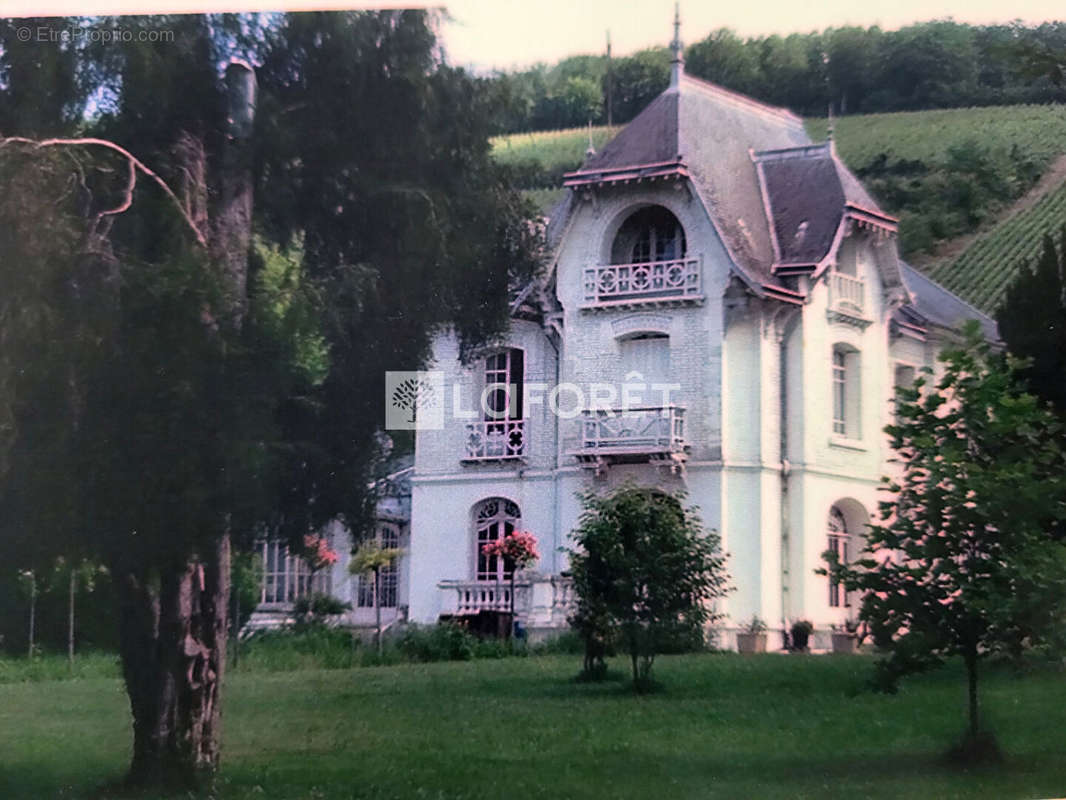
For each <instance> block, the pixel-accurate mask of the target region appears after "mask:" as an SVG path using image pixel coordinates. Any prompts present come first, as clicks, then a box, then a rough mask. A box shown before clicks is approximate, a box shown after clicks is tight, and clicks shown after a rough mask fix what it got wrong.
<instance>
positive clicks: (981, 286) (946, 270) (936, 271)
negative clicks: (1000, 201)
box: [929, 183, 1066, 311]
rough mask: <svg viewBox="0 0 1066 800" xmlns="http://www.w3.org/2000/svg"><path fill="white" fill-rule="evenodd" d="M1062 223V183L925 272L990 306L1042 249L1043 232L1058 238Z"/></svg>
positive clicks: (1065, 196) (1065, 219)
mask: <svg viewBox="0 0 1066 800" xmlns="http://www.w3.org/2000/svg"><path fill="white" fill-rule="evenodd" d="M1063 225H1066V183H1063V184H1061V185H1060V186H1059V187H1058V188H1057V189H1055V190H1054V191H1052V192H1049V193H1048V194H1046V195H1044V196H1043V197H1042V198H1040V200H1039V201H1037V203H1036V204H1035V205H1033V207H1032V208H1028V209H1026V210H1024V211H1022V212H1020V213H1018V214H1015V215H1013V216H1011V217H1009V218H1008V219H1005V220H1003V221H1002V222H1000V223H999V224H998V225H996V226H995V227H994V228H992V229H991V230H990V231H988V232H987V233H985V234H983V235H982V236H980V237H979V238H978V239H977V241H975V242H974V243H973V244H972V245H971V246H970V247H968V248H966V250H965V252H963V254H962V255H961V256H959V257H958V258H956V259H954V260H952V261H945V262H942V263H940V264H937V265H936V266H935V267H933V268H932V269H930V270H929V277H931V278H933V280H935V281H938V282H939V283H940V284H941V285H943V286H944V287H946V288H948V289H950V290H951V291H953V292H955V293H956V294H958V295H959V296H960V297H962V298H963V299H964V300H967V301H969V302H970V303H972V304H973V305H975V306H977V307H978V308H982V309H985V310H988V311H994V310H995V309H996V307H997V306H999V305H1000V303H1001V302H1002V301H1003V300H1004V298H1005V296H1006V292H1007V288H1008V286H1009V285H1010V283H1011V281H1012V280H1013V279H1014V277H1015V276H1016V275H1017V274H1018V271H1019V270H1020V269H1021V268H1022V267H1023V266H1024V267H1028V268H1030V269H1031V268H1032V267H1034V266H1035V264H1036V260H1037V259H1038V258H1039V257H1040V253H1041V252H1043V248H1044V236H1045V235H1049V234H1050V235H1051V236H1052V238H1053V239H1055V241H1056V242H1057V241H1058V233H1059V230H1061V228H1062V226H1063Z"/></svg>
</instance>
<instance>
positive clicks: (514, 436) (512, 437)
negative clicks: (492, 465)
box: [463, 419, 526, 462]
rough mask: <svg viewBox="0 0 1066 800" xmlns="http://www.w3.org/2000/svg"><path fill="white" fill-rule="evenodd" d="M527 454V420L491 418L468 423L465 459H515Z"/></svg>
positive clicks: (472, 460) (473, 460)
mask: <svg viewBox="0 0 1066 800" xmlns="http://www.w3.org/2000/svg"><path fill="white" fill-rule="evenodd" d="M525 454H526V420H524V419H490V420H479V421H478V422H470V423H467V426H466V450H465V452H464V453H463V461H467V462H485V461H514V460H519V459H522V458H524V457H525Z"/></svg>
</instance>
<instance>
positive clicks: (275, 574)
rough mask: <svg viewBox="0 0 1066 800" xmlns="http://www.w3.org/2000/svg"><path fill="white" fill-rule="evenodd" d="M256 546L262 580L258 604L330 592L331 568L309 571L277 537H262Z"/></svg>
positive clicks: (281, 602)
mask: <svg viewBox="0 0 1066 800" xmlns="http://www.w3.org/2000/svg"><path fill="white" fill-rule="evenodd" d="M256 549H257V550H258V552H259V557H260V558H261V559H262V560H263V581H262V583H261V584H260V586H259V605H261V606H265V607H268V608H269V607H280V606H289V605H292V604H293V603H295V602H296V601H297V600H299V599H300V598H302V597H308V596H310V595H312V594H315V593H322V594H329V593H330V570H329V569H320V570H318V571H317V572H314V573H313V572H312V571H311V567H310V566H308V564H307V562H306V561H304V560H303V559H302V558H300V557H299V556H296V555H293V554H292V553H290V552H289V547H288V545H286V544H285V543H284V542H282V541H279V540H277V539H264V540H261V541H260V542H258V543H257V545H256Z"/></svg>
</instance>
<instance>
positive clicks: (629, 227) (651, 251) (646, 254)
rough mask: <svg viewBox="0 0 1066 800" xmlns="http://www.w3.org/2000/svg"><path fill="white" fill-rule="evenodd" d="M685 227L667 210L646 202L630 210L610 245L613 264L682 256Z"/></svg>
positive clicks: (640, 262) (667, 259)
mask: <svg viewBox="0 0 1066 800" xmlns="http://www.w3.org/2000/svg"><path fill="white" fill-rule="evenodd" d="M686 252H687V243H686V242H685V230H684V228H682V227H681V223H680V222H678V220H677V217H675V216H674V215H673V214H672V213H671V212H670V211H669V210H667V209H665V208H663V207H662V206H645V207H644V208H641V209H639V210H638V211H634V212H633V213H632V214H630V215H629V216H628V217H627V218H626V221H625V222H623V223H622V226H621V227H620V228H619V229H618V233H617V234H615V237H614V242H613V243H612V245H611V263H612V264H647V263H650V262H655V261H673V260H674V259H680V258H684V257H685V254H686Z"/></svg>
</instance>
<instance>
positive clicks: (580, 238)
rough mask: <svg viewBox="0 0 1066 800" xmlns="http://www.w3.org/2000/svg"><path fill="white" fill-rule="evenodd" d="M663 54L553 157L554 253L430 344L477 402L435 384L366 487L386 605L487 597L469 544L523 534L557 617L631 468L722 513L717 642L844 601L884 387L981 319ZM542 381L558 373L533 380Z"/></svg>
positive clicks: (284, 562) (359, 600)
mask: <svg viewBox="0 0 1066 800" xmlns="http://www.w3.org/2000/svg"><path fill="white" fill-rule="evenodd" d="M673 49H674V54H675V55H674V63H673V66H672V74H671V83H670V86H669V88H668V89H667V90H666V91H665V92H663V93H662V94H661V95H659V96H658V97H657V98H656V99H655V100H654V101H652V103H651V104H650V105H649V106H648V107H647V108H645V109H644V111H643V112H641V113H640V114H639V115H638V116H637V117H636V118H635V119H633V121H632V122H630V123H629V124H628V125H627V126H625V127H624V128H623V129H622V130H621V131H620V132H619V133H618V134H617V135H616V136H615V138H614V139H613V140H611V141H610V142H609V143H608V144H607V145H606V146H604V148H603V149H602V151H601V152H598V153H594V152H592V151H591V149H590V152H589V154H588V157H587V158H586V160H585V163H584V164H583V165H582V166H581V168H580V169H579V170H578V171H576V172H573V173H570V174H568V175H567V176H566V178H565V183H564V186H565V188H566V197H565V199H564V200H563V201H562V202H561V203H560V204H559V205H558V207H557V208H556V209H555V210H554V211H553V212H552V214H551V217H550V220H549V222H548V228H547V231H548V240H549V245H550V249H551V254H550V260H549V264H548V268H547V269H546V270H545V274H544V276H543V277H542V278H541V279H539V280H538V281H536V282H535V283H533V284H530V285H528V286H526V287H524V288H522V290H521V291H520V292H517V293H516V295H515V296H514V297H513V300H512V305H511V308H512V321H511V325H510V329H509V330H508V331H507V333H506V334H505V335H504V336H502V337H501V338H500V339H499V340H498V341H497V342H495V343H494V344H493V346H491V347H488V348H486V349H485V350H484V352H483V354H482V355H481V357H480V359H478V360H476V361H475V362H473V363H471V364H469V365H463V364H461V363H460V362H459V360H458V358H457V356H458V343H457V341H456V340H455V339H454V338H453V337H452V336H450V335H443V336H441V337H439V338H438V340H437V341H436V344H435V348H434V361H433V363H432V364H431V365H430V366H429V368H430V369H435V370H440V371H443V373H444V381H445V385H446V386H447V387H449V388H452V387H458V389H457V391H458V392H459V394H460V395H461V397H463V398H466V400H465V403H464V408H465V409H468V410H469V409H477V411H476V412H475V414H476V416H475V418H473V419H471V418H470V416H469V411H468V413H466V414H460V415H456V414H455V413H454V408H453V405H452V403H451V401H450V400H449V402H448V403H446V404H445V409H444V411H445V415H446V419H445V423H444V427H443V428H441V429H434V430H419V431H418V432H417V434H416V446H415V456H414V462H413V466H412V467H410V468H408V469H405V470H403V472H402V475H400V477H399V479H398V480H399V482H400V483H401V484H402V487H401V489H400V490H399V491H396V490H393V491H392V492H391V494H389V493H387V495H388V496H387V497H386V499H385V501H384V502H383V504H382V506H381V509H382V513H381V522H380V525H379V535H380V536H381V537H382V538H383V539H384V540H385V541H386V543H387V544H390V545H394V544H395V545H399V546H400V547H402V548H403V549H404V555H403V557H402V559H401V560H400V562H399V564H398V565H397V567H396V569H394V570H391V571H388V574H387V575H386V576H385V579H384V580H383V584H384V585H383V593H382V597H381V605H382V606H383V607H384V609H383V610H384V613H385V615H386V619H389V620H393V619H404V618H406V619H409V620H410V621H413V622H418V623H432V622H435V621H437V620H438V619H439V618H441V617H442V616H451V615H465V614H475V613H477V612H478V611H480V610H507V608H508V607H509V603H510V594H509V592H510V588H509V587H510V578H511V575H510V573H509V572H507V570H506V566H505V565H504V564H503V563H502V561H498V560H497V559H495V558H489V557H487V556H485V555H483V554H481V553H480V546H481V545H482V544H484V543H485V542H487V541H490V540H492V539H495V538H497V537H500V536H503V535H505V534H506V533H508V532H510V531H512V530H518V529H521V530H526V531H529V532H531V533H533V534H534V535H535V536H536V537H537V539H538V542H539V545H540V553H541V558H540V561H539V563H537V564H535V565H534V566H533V567H531V568H530V569H527V570H523V571H521V572H520V573H519V574H518V575H517V576H516V592H515V605H516V614H517V616H518V619H519V620H520V621H521V622H523V623H524V625H525V626H526V628H527V629H529V630H530V631H532V632H534V633H544V632H545V631H546V630H549V629H558V628H562V627H565V625H566V615H567V610H568V604H569V602H570V597H569V582H568V580H567V577H566V570H567V556H566V553H565V548H566V547H567V546H568V542H569V534H570V532H571V530H572V529H573V528H574V527H575V526H576V524H577V522H578V519H579V516H580V514H581V505H580V501H579V498H578V495H579V493H580V492H582V491H584V490H587V489H589V488H593V489H595V490H597V491H610V490H611V489H612V488H614V487H617V486H619V485H621V484H623V483H624V482H626V481H631V482H633V483H636V484H638V485H645V486H655V487H662V488H665V489H683V490H685V492H686V493H687V495H688V502H689V503H691V504H693V505H696V506H698V508H699V511H700V515H701V517H702V520H703V523H704V524H705V526H706V527H708V528H714V529H717V530H718V531H719V532H720V534H721V537H722V541H723V545H724V548H725V550H726V552H728V554H729V559H728V569H729V572H730V574H731V576H732V583H733V585H734V587H735V591H734V592H733V593H732V594H730V595H729V596H728V597H727V598H726V599H725V601H724V602H723V603H722V610H723V611H724V612H725V613H726V615H727V621H726V624H725V628H724V631H723V632H722V635H721V636H720V638H719V643H720V644H722V645H724V646H730V645H732V644H733V633H734V632H735V631H736V630H737V629H738V628H740V627H742V626H744V625H745V624H746V623H747V622H748V621H750V620H751V618H752V617H753V616H758V617H760V618H762V619H763V620H765V621H766V622H767V623H768V625H769V628H770V632H771V645H772V644H773V643H774V641H775V639H776V642H777V643H778V644H779V643H780V641H781V639H780V636H781V632H782V631H783V630H787V628H788V626H789V625H790V624H791V622H792V621H794V620H796V619H808V620H810V621H811V622H813V623H814V626H815V639H814V641H815V644H816V646H818V645H819V643H824V642H825V641H826V634H827V632H828V630H829V629H830V626H831V625H839V624H841V623H843V622H844V621H845V620H846V619H848V618H849V616H853V615H854V613H855V611H856V609H854V608H852V607H850V604H849V598H848V597H846V596H845V595H844V593H843V592H842V591H841V590H840V589H839V587H837V586H835V585H831V583H830V582H829V579H828V578H826V577H824V576H819V575H817V574H815V569H816V568H818V567H819V566H820V565H821V564H822V559H821V554H822V553H823V552H824V551H825V550H827V549H830V548H833V549H836V550H837V551H838V552H841V553H843V554H845V555H847V554H854V553H855V552H857V550H858V548H859V546H860V544H859V540H860V538H861V536H862V532H863V530H864V524H865V523H866V522H867V521H868V520H869V519H870V518H871V515H872V514H874V513H875V512H876V509H877V503H878V501H879V499H881V498H880V494H881V493H880V492H879V486H880V479H881V476H882V475H884V474H886V473H888V472H889V471H890V470H891V469H892V466H891V465H890V464H889V463H888V459H889V457H890V455H891V453H890V449H889V447H888V442H887V437H886V436H885V434H883V432H882V429H883V427H884V426H885V425H886V424H888V422H889V421H890V419H891V415H892V413H893V408H892V398H893V396H894V391H895V387H896V386H897V385H899V384H905V383H908V382H910V381H912V380H913V379H914V377H915V374H916V371H917V370H919V369H921V368H922V367H925V366H935V357H936V354H937V353H939V352H940V350H942V349H943V347H944V346H945V345H946V344H947V343H948V342H949V341H951V340H952V338H953V337H955V336H956V335H957V333H958V330H959V328H960V326H961V324H962V323H963V322H964V321H965V320H967V319H971V318H975V319H978V320H979V321H980V322H981V324H982V325H983V326H984V329H985V332H986V335H987V336H989V337H990V338H993V339H994V338H996V330H995V326H994V323H992V321H991V320H989V319H988V318H987V317H985V316H983V315H982V314H981V313H980V312H978V311H977V310H975V309H974V308H972V307H970V306H968V305H967V304H965V303H964V302H962V301H961V300H960V299H958V298H957V297H955V296H954V295H952V294H951V293H949V292H948V291H946V290H945V289H943V288H941V287H940V286H938V285H936V284H935V283H933V282H932V281H930V280H929V279H928V278H926V277H924V276H923V275H922V274H920V273H918V272H917V271H915V270H914V269H912V268H910V267H909V266H907V265H906V264H904V263H903V262H901V261H900V259H899V256H898V253H897V244H896V220H895V219H893V218H892V217H890V216H888V215H887V214H885V213H884V212H882V211H881V210H880V209H879V208H878V206H877V203H876V202H875V201H874V200H873V199H872V198H871V197H870V195H869V194H868V193H867V192H866V191H865V190H864V188H863V187H862V185H861V184H860V183H859V181H858V180H857V179H856V178H855V177H854V176H853V175H852V174H851V173H850V172H849V171H848V170H847V168H846V167H845V166H844V165H843V163H842V162H841V161H840V159H839V158H838V157H837V155H836V152H835V150H834V146H833V142H832V139H831V138H830V141H829V142H828V143H822V144H814V143H812V142H811V140H810V139H809V138H808V136H807V134H806V133H805V132H804V127H803V123H802V120H801V119H800V118H799V117H798V116H795V115H794V114H792V113H790V112H789V111H786V110H783V109H779V108H772V107H768V106H766V105H763V104H762V103H759V102H756V101H754V100H751V99H749V98H747V97H744V96H741V95H738V94H736V93H734V92H731V91H727V90H725V89H723V88H721V87H718V86H715V85H712V84H709V83H706V82H704V81H702V80H698V79H696V78H693V77H690V76H688V75H685V74H684V69H683V63H682V57H681V47H680V44H679V42H678V41H677V36H676V35H675V42H674V45H673ZM501 384H502V385H503V386H499V385H501ZM561 384H566V385H568V386H570V385H572V386H573V387H577V391H574V390H570V391H568V392H562V391H559V392H556V394H555V395H554V396H550V394H551V393H550V390H551V389H552V388H553V387H556V386H559V385H561ZM504 386H506V387H509V388H503V387H504ZM534 386H536V387H548V389H547V390H545V391H538V392H536V393H535V392H533V391H530V387H534ZM486 387H489V388H488V390H487V391H486ZM615 387H617V389H616V390H615ZM664 387H665V388H664ZM624 393H628V395H625V394H624ZM482 394H484V395H485V396H486V397H487V398H488V406H489V408H478V402H477V398H479V396H481V395H482ZM450 397H451V395H450V394H449V398H450ZM551 400H555V401H556V402H554V403H553V402H550V401H551ZM578 400H581V401H582V402H583V403H584V405H583V406H580V407H575V404H577V403H578ZM612 401H613V403H614V405H613V406H612V405H611V403H612ZM552 406H558V407H559V409H560V410H561V411H562V413H555V410H556V409H555V408H553V407H552ZM608 406H611V407H608ZM623 406H625V410H618V409H621V408H622V407H623ZM393 478H394V479H395V478H396V476H393ZM396 482H397V481H396V480H393V481H391V482H390V486H394V485H395V484H396ZM408 491H409V493H410V494H409V497H408V496H407V492H408ZM336 546H337V549H338V551H340V552H341V560H340V562H339V563H338V564H337V565H336V566H335V567H334V568H333V571H332V575H329V576H324V578H325V579H326V580H327V581H328V585H329V586H331V587H332V591H333V592H334V594H336V595H337V596H339V597H340V598H342V599H344V600H347V601H349V602H351V603H352V605H353V607H354V610H353V612H352V614H353V619H354V621H355V622H356V624H360V623H364V624H365V623H366V622H368V621H369V620H370V619H371V618H372V610H371V608H370V607H371V606H372V605H373V598H372V596H371V593H370V592H369V590H368V587H366V586H365V585H364V586H361V585H360V581H359V579H352V578H350V577H349V576H348V574H347V570H346V561H347V549H348V548H347V545H346V544H345V543H343V542H338V543H337V545H336ZM264 547H265V548H266V549H269V546H264ZM265 555H266V556H267V559H266V560H267V570H268V581H272V582H271V583H269V587H267V586H265V587H264V597H263V599H264V601H266V602H265V605H264V606H263V608H271V607H281V606H282V605H283V604H284V602H285V601H287V600H291V598H292V587H293V586H294V585H295V586H296V591H300V590H301V587H302V586H303V584H301V583H300V580H301V579H300V576H299V575H296V576H295V579H294V578H293V576H292V575H291V574H288V573H295V572H299V567H298V564H297V560H296V559H292V558H286V557H285V556H284V554H283V553H277V552H276V553H273V554H270V553H265ZM271 555H272V557H271ZM271 570H273V573H274V574H273V577H271ZM294 580H295V583H294ZM305 583H306V581H305ZM286 587H288V588H286ZM267 588H270V589H271V594H270V596H268V595H267Z"/></svg>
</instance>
